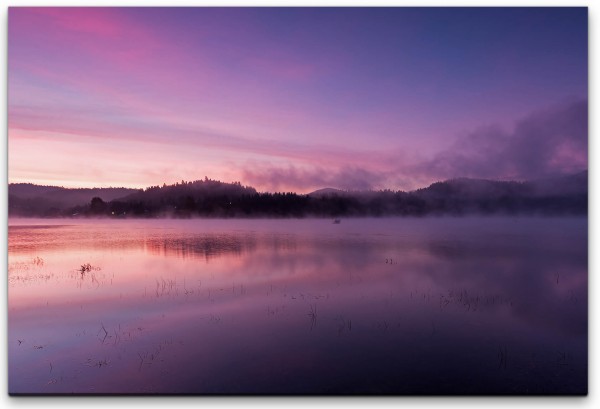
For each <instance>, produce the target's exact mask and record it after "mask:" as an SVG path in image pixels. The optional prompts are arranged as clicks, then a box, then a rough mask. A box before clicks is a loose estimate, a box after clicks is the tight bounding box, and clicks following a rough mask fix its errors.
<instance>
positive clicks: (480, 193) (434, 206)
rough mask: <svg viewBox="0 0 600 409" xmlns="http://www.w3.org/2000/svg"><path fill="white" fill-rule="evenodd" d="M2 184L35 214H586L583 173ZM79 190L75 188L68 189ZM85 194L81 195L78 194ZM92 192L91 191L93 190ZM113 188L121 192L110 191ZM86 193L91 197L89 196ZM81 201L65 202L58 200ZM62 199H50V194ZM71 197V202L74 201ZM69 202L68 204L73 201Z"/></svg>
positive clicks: (13, 206) (23, 209) (16, 210)
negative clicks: (355, 182)
mask: <svg viewBox="0 0 600 409" xmlns="http://www.w3.org/2000/svg"><path fill="white" fill-rule="evenodd" d="M37 188H39V190H38V192H37V193H36V194H33V193H32V192H33V191H35V189H36V187H34V185H27V186H23V185H9V215H11V216H42V217H64V216H67V217H73V216H75V217H85V216H93V217H311V216H315V217H364V216H376V217H378V216H426V215H466V214H483V215H494V214H510V215H515V214H527V215H529V214H539V215H585V214H587V211H588V207H587V203H588V177H587V171H586V172H581V173H578V174H574V175H567V176H560V177H554V178H547V179H540V180H535V181H526V182H515V181H493V180H484V179H466V178H459V179H452V180H447V181H444V182H436V183H433V184H431V185H430V186H428V187H426V188H423V189H418V190H415V191H412V192H403V191H391V190H381V191H360V192H357V191H342V190H338V189H332V188H326V189H320V190H318V191H315V192H313V193H310V194H307V195H303V194H296V193H259V192H257V191H256V189H254V188H252V187H248V186H243V185H242V184H241V183H239V182H235V183H223V182H219V181H215V180H210V179H208V178H205V179H204V180H199V181H194V182H185V181H182V182H181V183H176V184H173V185H163V186H152V187H149V188H147V189H144V190H132V189H122V190H119V189H63V188H53V187H48V186H46V187H42V186H38V187H37ZM73 191H79V192H73ZM81 191H86V192H85V194H83V193H84V192H81ZM92 192H94V193H97V195H96V194H93V193H92ZM119 192H122V193H124V194H123V195H121V196H117V195H118V193H119ZM92 195H93V196H92ZM67 197H68V198H71V199H73V198H75V197H78V198H79V199H78V200H81V201H80V203H78V204H76V205H69V204H68V203H69V201H68V200H66V199H65V198H67ZM54 198H57V199H62V200H51V199H54ZM73 200H74V199H73ZM70 203H73V202H72V201H71V202H70Z"/></svg>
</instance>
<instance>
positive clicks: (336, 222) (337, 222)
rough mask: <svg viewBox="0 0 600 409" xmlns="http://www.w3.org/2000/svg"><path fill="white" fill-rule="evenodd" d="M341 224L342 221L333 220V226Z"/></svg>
mask: <svg viewBox="0 0 600 409" xmlns="http://www.w3.org/2000/svg"><path fill="white" fill-rule="evenodd" d="M341 222H342V221H341V220H340V219H335V220H334V221H333V224H340V223H341Z"/></svg>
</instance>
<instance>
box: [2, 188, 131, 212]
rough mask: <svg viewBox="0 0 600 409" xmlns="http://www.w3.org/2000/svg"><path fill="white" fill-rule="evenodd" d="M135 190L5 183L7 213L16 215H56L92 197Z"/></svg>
mask: <svg viewBox="0 0 600 409" xmlns="http://www.w3.org/2000/svg"><path fill="white" fill-rule="evenodd" d="M137 191H138V190H137V189H128V188H123V187H117V188H113V187H109V188H91V189H88V188H80V189H69V188H64V187H58V186H39V185H34V184H31V183H11V184H9V185H8V210H9V214H10V215H19V216H36V215H37V216H41V215H57V214H59V213H61V212H62V211H64V210H65V209H68V208H71V207H74V206H78V205H85V204H89V203H90V201H91V200H92V198H94V197H100V198H101V199H102V200H104V201H111V200H114V199H117V198H119V197H123V196H127V195H129V194H131V193H134V192H137Z"/></svg>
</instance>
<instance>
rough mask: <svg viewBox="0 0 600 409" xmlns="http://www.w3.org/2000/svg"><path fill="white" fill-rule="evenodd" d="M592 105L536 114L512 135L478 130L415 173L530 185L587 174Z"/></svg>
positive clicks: (490, 129)
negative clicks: (522, 181)
mask: <svg viewBox="0 0 600 409" xmlns="http://www.w3.org/2000/svg"><path fill="white" fill-rule="evenodd" d="M587 138H588V103H587V100H581V101H577V102H573V103H569V104H567V105H563V106H559V107H554V108H552V109H548V110H545V111H540V112H536V113H534V114H531V115H529V116H527V117H525V118H523V119H522V120H519V121H518V122H517V123H516V125H515V127H514V129H513V130H512V131H505V130H503V129H500V128H498V127H486V128H480V129H478V130H476V131H474V132H471V133H469V134H467V135H466V136H464V137H463V138H460V139H459V140H458V141H457V142H456V143H455V144H454V145H453V146H452V147H451V148H449V149H448V150H445V151H442V152H440V153H438V154H437V155H435V157H434V158H433V159H432V160H430V161H424V162H422V163H417V164H415V165H414V168H415V171H416V173H420V174H427V175H430V176H432V177H436V178H440V179H447V178H453V177H461V176H464V177H474V178H493V179H507V178H508V179H532V178H539V177H544V176H551V175H556V174H562V173H570V172H576V171H580V170H584V169H587V152H588V149H587Z"/></svg>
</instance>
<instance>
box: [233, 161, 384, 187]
mask: <svg viewBox="0 0 600 409" xmlns="http://www.w3.org/2000/svg"><path fill="white" fill-rule="evenodd" d="M242 179H243V180H245V181H247V182H248V183H249V184H250V185H254V186H261V187H262V188H263V189H264V190H267V191H296V192H303V193H308V192H310V191H312V190H316V189H319V188H322V187H335V188H339V189H345V190H369V189H372V188H374V187H378V186H381V185H382V183H383V182H384V180H385V179H386V175H384V174H383V173H379V172H373V171H370V170H367V169H363V168H357V167H352V166H344V167H342V168H341V169H330V168H325V167H323V168H309V169H304V168H300V167H296V166H293V165H290V166H286V167H273V166H268V165H263V166H259V167H253V168H249V169H244V170H243V171H242Z"/></svg>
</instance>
